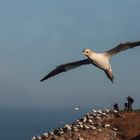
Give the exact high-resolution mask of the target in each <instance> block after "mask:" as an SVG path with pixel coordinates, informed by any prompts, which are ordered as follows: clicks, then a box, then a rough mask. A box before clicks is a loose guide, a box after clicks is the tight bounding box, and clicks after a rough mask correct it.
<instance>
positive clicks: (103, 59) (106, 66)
mask: <svg viewBox="0 0 140 140" xmlns="http://www.w3.org/2000/svg"><path fill="white" fill-rule="evenodd" d="M137 46H140V41H136V42H126V43H122V44H119V45H117V46H116V47H115V48H113V49H111V50H108V51H105V52H103V53H96V52H94V51H92V50H91V49H84V50H83V54H84V55H85V56H86V57H87V59H84V60H80V61H75V62H71V63H66V64H62V65H59V66H57V67H56V68H55V69H54V70H52V71H51V72H50V73H49V74H47V75H46V76H45V77H44V78H42V79H41V80H40V81H44V80H47V79H48V78H50V77H52V76H55V75H57V74H59V73H61V72H66V71H69V70H71V69H74V68H77V67H80V66H82V65H87V64H93V65H94V66H96V67H98V68H100V69H101V70H103V71H104V72H105V74H106V75H107V77H108V78H109V79H110V80H111V82H112V83H113V80H114V76H113V72H112V68H111V64H110V62H109V60H110V58H111V57H112V56H114V55H116V54H118V53H119V52H121V51H125V50H127V49H130V48H134V47H137Z"/></svg>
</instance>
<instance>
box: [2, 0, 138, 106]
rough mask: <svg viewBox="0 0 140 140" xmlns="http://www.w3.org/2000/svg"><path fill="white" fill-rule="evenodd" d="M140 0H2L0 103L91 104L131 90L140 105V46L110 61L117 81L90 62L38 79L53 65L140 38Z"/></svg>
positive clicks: (113, 99) (108, 101)
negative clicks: (111, 79)
mask: <svg viewBox="0 0 140 140" xmlns="http://www.w3.org/2000/svg"><path fill="white" fill-rule="evenodd" d="M139 5H140V1H139V0H135V1H131V0H124V1H121V0H117V1H115V0H112V1H109V0H108V1H101V0H87V1H85V0H76V1H75V0H71V1H66V0H60V1H58V0H53V1H46V0H41V1H38V0H31V1H27V0H13V1H11V0H1V1H0V19H1V22H0V66H1V69H0V89H1V90H0V105H1V106H54V107H55V106H73V105H83V106H93V107H97V108H98V107H104V106H106V107H110V105H111V103H114V102H118V103H119V104H122V103H123V102H125V98H126V97H127V96H128V95H130V96H132V97H134V98H135V107H136V108H138V107H139V106H140V103H139V98H140V93H139V91H140V86H139V83H140V76H139V71H140V64H139V60H140V55H139V54H140V48H139V47H138V48H135V49H133V50H129V51H126V52H123V53H121V54H119V55H117V56H115V57H114V58H112V60H111V64H112V68H113V73H114V76H115V81H114V82H115V84H114V85H113V84H112V83H111V82H110V81H109V80H108V79H107V78H106V76H105V74H104V72H102V71H101V70H98V69H97V68H95V67H94V66H92V65H91V66H83V67H80V68H77V69H75V70H72V71H69V72H67V73H62V74H60V75H58V76H55V77H53V78H52V79H49V80H48V81H45V82H44V83H40V82H39V80H40V79H41V78H42V77H43V76H44V75H45V74H47V73H48V72H50V71H51V70H52V69H53V68H55V67H56V66H57V65H59V64H62V63H66V62H72V61H75V60H80V59H83V58H85V57H84V56H83V55H82V50H83V49H84V48H91V49H92V50H94V51H97V52H102V51H105V50H108V49H111V48H112V47H115V46H116V45H117V44H119V43H121V42H125V41H129V40H130V41H131V40H132V41H135V40H140V32H139V29H140V15H139V13H140V9H139Z"/></svg>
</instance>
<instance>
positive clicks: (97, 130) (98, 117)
mask: <svg viewBox="0 0 140 140" xmlns="http://www.w3.org/2000/svg"><path fill="white" fill-rule="evenodd" d="M136 114H137V113H136ZM126 116H127V117H126ZM138 116H139V117H138V118H137V119H138V120H139V124H140V113H139V114H138ZM133 117H134V115H132V112H123V113H122V112H117V111H116V110H113V111H109V110H104V111H102V110H98V111H97V110H94V109H93V110H92V112H90V113H87V114H86V115H85V116H83V117H82V118H81V119H78V120H76V121H75V122H74V123H72V124H66V125H64V127H63V128H58V129H55V130H54V131H51V132H47V133H44V134H43V135H42V136H38V137H33V138H32V140H124V139H126V140H129V139H130V138H131V137H135V136H137V135H140V126H139V127H138V132H137V133H135V135H134V136H127V134H124V133H125V130H123V127H124V126H125V122H124V120H126V121H127V122H128V120H129V118H133ZM121 122H122V123H123V124H124V126H123V125H121V124H122V123H121ZM129 124H130V123H129ZM125 129H128V128H127V126H126V128H125ZM122 130H123V131H124V133H122ZM126 133H128V132H127V131H126Z"/></svg>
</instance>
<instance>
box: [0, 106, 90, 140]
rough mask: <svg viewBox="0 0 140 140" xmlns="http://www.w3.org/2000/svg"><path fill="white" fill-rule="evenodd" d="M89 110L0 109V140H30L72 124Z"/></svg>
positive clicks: (56, 108)
mask: <svg viewBox="0 0 140 140" xmlns="http://www.w3.org/2000/svg"><path fill="white" fill-rule="evenodd" d="M76 108H77V107H76ZM89 110H90V108H88V107H79V108H78V109H75V107H0V140H31V139H32V137H33V136H35V137H36V136H39V135H42V134H43V133H46V132H48V131H52V130H53V129H54V128H59V127H63V126H64V125H65V124H69V123H72V122H74V121H75V120H76V119H79V118H81V117H82V116H84V115H85V113H87V112H89Z"/></svg>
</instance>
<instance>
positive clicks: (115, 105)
mask: <svg viewBox="0 0 140 140" xmlns="http://www.w3.org/2000/svg"><path fill="white" fill-rule="evenodd" d="M113 107H114V110H116V111H119V106H118V104H117V103H115V104H114V105H113Z"/></svg>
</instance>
